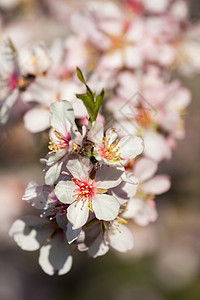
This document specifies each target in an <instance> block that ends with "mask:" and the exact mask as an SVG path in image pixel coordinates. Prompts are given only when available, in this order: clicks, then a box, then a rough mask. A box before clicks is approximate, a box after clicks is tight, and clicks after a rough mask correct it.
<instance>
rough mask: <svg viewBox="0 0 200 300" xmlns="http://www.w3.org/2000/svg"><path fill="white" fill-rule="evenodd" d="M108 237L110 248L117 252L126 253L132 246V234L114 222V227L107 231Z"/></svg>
mask: <svg viewBox="0 0 200 300" xmlns="http://www.w3.org/2000/svg"><path fill="white" fill-rule="evenodd" d="M109 233H110V234H111V235H108V240H109V243H110V246H111V247H113V248H114V249H115V250H117V251H119V252H127V251H128V250H131V249H132V248H133V246H134V240H133V235H132V232H131V231H130V230H129V229H128V228H127V227H126V226H125V225H123V224H120V223H119V224H118V223H117V222H115V226H112V227H111V230H109Z"/></svg>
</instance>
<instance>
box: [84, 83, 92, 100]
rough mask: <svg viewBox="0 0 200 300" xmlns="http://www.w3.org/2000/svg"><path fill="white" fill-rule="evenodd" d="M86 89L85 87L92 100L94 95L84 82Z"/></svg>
mask: <svg viewBox="0 0 200 300" xmlns="http://www.w3.org/2000/svg"><path fill="white" fill-rule="evenodd" d="M86 89H87V95H88V96H89V97H90V98H91V99H92V101H93V102H94V96H93V93H92V91H91V89H90V88H89V86H88V85H87V84H86Z"/></svg>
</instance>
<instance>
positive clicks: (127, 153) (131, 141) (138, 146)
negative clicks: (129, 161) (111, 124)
mask: <svg viewBox="0 0 200 300" xmlns="http://www.w3.org/2000/svg"><path fill="white" fill-rule="evenodd" d="M118 146H119V147H120V148H119V150H118V152H119V153H121V157H122V158H135V157H136V156H137V155H139V154H140V153H142V151H143V148H144V146H143V140H142V139H141V138H140V137H139V136H133V135H127V136H125V137H123V138H122V139H121V140H120V141H119V143H118Z"/></svg>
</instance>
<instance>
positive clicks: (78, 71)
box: [76, 67, 86, 84]
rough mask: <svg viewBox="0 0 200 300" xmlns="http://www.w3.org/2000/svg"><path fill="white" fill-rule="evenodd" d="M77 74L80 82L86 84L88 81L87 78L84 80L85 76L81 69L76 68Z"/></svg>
mask: <svg viewBox="0 0 200 300" xmlns="http://www.w3.org/2000/svg"><path fill="white" fill-rule="evenodd" d="M76 72H77V76H78V78H79V80H80V81H81V82H82V83H84V84H86V80H85V78H84V76H83V73H82V72H81V70H80V69H79V67H77V68H76Z"/></svg>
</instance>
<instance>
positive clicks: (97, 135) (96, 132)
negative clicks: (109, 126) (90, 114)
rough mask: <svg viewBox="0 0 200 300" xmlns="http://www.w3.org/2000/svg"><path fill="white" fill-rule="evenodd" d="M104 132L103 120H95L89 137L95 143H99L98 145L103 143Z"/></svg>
mask: <svg viewBox="0 0 200 300" xmlns="http://www.w3.org/2000/svg"><path fill="white" fill-rule="evenodd" d="M103 134H104V126H103V123H102V122H101V121H99V120H97V121H96V122H94V123H93V124H92V127H91V129H90V130H89V133H88V139H89V140H90V141H92V142H94V143H97V144H98V145H101V144H102V139H103Z"/></svg>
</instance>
